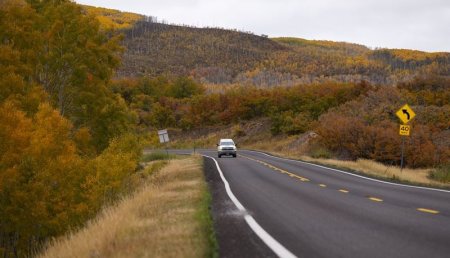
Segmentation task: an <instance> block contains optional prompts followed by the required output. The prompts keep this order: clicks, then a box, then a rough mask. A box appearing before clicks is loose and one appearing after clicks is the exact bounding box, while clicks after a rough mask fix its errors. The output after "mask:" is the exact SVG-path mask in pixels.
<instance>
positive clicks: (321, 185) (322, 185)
mask: <svg viewBox="0 0 450 258" xmlns="http://www.w3.org/2000/svg"><path fill="white" fill-rule="evenodd" d="M319 186H320V187H327V185H324V184H319Z"/></svg>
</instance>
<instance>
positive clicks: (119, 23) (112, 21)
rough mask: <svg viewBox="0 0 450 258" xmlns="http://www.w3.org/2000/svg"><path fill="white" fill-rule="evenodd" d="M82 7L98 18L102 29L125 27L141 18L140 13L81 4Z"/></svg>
mask: <svg viewBox="0 0 450 258" xmlns="http://www.w3.org/2000/svg"><path fill="white" fill-rule="evenodd" d="M83 8H84V9H85V10H86V11H87V12H88V13H89V14H90V15H93V16H95V17H96V18H97V19H98V21H99V22H100V25H101V27H102V28H103V29H127V28H130V27H131V26H133V25H134V23H136V22H137V21H139V20H142V19H143V16H142V15H139V14H135V13H129V12H121V11H118V10H111V9H106V8H99V7H92V6H83Z"/></svg>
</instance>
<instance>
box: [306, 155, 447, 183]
mask: <svg viewBox="0 0 450 258" xmlns="http://www.w3.org/2000/svg"><path fill="white" fill-rule="evenodd" d="M300 159H301V160H304V161H309V162H314V163H319V164H323V165H331V166H334V167H339V168H344V169H351V170H354V171H358V172H362V173H364V174H367V175H371V176H375V177H380V178H386V179H391V180H392V179H394V180H399V181H408V182H413V183H418V184H423V185H430V186H438V187H443V186H450V184H444V183H440V182H438V181H435V180H431V179H430V178H429V177H428V175H429V173H430V171H431V170H430V169H410V168H404V169H403V170H400V167H396V166H386V165H384V164H381V163H379V162H376V161H373V160H367V159H359V160H357V161H343V160H335V159H314V158H311V157H307V156H302V157H301V158H300Z"/></svg>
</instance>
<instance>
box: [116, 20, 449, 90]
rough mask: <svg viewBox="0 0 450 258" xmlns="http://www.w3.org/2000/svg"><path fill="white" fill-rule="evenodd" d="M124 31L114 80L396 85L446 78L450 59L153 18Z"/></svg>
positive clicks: (438, 55)
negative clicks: (152, 78)
mask: <svg viewBox="0 0 450 258" xmlns="http://www.w3.org/2000/svg"><path fill="white" fill-rule="evenodd" d="M123 33H124V34H125V39H124V42H123V45H124V46H125V49H126V50H125V52H124V55H123V65H122V66H121V68H120V69H119V71H118V76H119V77H139V76H158V75H175V76H193V77H194V78H196V79H197V80H198V81H200V82H203V83H207V84H233V83H238V84H246V85H255V86H262V87H267V86H268V87H270V86H280V85H284V86H292V85H295V84H299V83H312V82H323V81H326V80H334V81H340V82H358V81H361V80H366V81H368V82H371V83H375V84H390V85H394V84H396V83H398V82H404V81H409V80H411V79H413V78H414V77H415V76H417V75H423V74H430V73H431V74H439V75H444V76H448V75H449V74H450V54H449V53H426V52H420V51H414V50H392V49H376V50H371V49H369V48H367V47H365V46H362V45H357V44H351V43H344V42H332V41H315V40H305V39H298V38H273V39H269V38H267V37H266V36H264V35H262V36H258V35H254V34H252V33H248V32H239V31H231V30H224V29H219V28H194V27H187V26H176V25H168V24H163V23H158V22H155V21H154V20H152V19H142V20H140V21H138V22H136V23H135V24H134V26H133V27H132V28H129V29H126V30H123Z"/></svg>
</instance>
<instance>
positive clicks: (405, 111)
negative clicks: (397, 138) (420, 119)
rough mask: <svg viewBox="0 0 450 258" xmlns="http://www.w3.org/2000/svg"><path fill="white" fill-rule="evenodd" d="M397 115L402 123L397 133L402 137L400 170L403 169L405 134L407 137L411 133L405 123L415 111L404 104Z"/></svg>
mask: <svg viewBox="0 0 450 258" xmlns="http://www.w3.org/2000/svg"><path fill="white" fill-rule="evenodd" d="M395 114H396V115H397V117H398V118H399V119H400V121H402V123H403V124H401V125H400V131H399V134H400V135H401V136H403V137H402V158H401V161H400V171H403V160H404V153H405V151H404V149H405V136H406V137H409V135H410V133H411V126H409V125H406V124H407V123H408V122H409V121H411V120H412V119H413V118H414V117H415V116H416V113H414V111H413V110H412V109H411V108H410V107H409V106H408V104H405V105H404V106H403V107H401V108H400V109H399V110H398V111H397V112H396V113H395Z"/></svg>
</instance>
